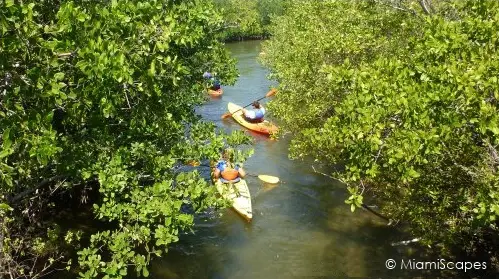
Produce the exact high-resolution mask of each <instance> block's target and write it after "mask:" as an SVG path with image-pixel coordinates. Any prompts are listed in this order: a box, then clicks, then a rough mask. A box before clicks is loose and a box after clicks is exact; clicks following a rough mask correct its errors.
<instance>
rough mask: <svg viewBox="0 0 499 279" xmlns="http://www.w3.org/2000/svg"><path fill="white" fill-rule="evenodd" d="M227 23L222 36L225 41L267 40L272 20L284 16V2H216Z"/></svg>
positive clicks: (276, 0)
mask: <svg viewBox="0 0 499 279" xmlns="http://www.w3.org/2000/svg"><path fill="white" fill-rule="evenodd" d="M214 2H215V6H216V8H218V9H220V11H221V13H222V16H223V19H224V21H225V28H224V30H223V32H222V34H221V36H222V38H224V39H225V40H241V39H244V38H266V37H268V36H269V35H270V29H269V26H270V23H271V20H272V18H274V17H276V16H278V15H281V14H283V12H284V9H285V6H286V1H283V0H248V1H238V0H214Z"/></svg>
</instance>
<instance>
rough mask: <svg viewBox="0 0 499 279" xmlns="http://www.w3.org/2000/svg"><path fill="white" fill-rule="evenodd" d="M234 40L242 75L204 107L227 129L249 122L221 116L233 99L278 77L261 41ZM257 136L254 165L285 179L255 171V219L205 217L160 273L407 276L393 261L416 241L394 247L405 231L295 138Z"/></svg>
mask: <svg viewBox="0 0 499 279" xmlns="http://www.w3.org/2000/svg"><path fill="white" fill-rule="evenodd" d="M227 47H228V48H229V49H230V51H231V52H232V53H233V55H234V56H235V57H236V58H237V59H238V69H239V71H240V78H239V80H238V82H237V83H236V84H235V86H233V87H224V95H223V97H222V98H220V99H212V100H210V101H209V102H208V103H206V104H205V105H204V106H202V107H201V108H199V111H198V112H199V114H201V115H202V116H203V117H204V119H206V120H209V121H213V122H215V123H216V124H217V126H218V127H220V128H222V129H226V130H234V129H242V127H240V126H239V125H238V124H237V123H235V122H234V121H233V120H232V119H228V120H221V119H220V116H221V115H222V114H223V113H224V112H226V109H227V103H228V102H234V103H237V104H239V105H246V104H248V103H251V101H253V100H255V99H258V98H259V97H261V96H263V95H265V93H266V92H267V91H268V89H269V86H270V85H271V82H270V81H268V80H267V78H266V76H267V74H268V72H267V71H266V70H265V69H264V68H263V67H262V66H260V65H259V63H258V61H257V57H258V54H259V52H260V42H259V41H250V42H241V43H234V44H228V45H227ZM264 102H265V101H264ZM252 135H253V137H254V138H255V146H254V148H255V154H254V155H253V156H252V157H251V158H250V159H249V160H248V161H247V162H246V163H245V169H246V171H247V172H249V173H253V174H269V175H274V176H278V177H280V179H281V180H282V181H283V183H282V184H279V185H278V186H274V187H272V186H269V185H264V184H263V183H262V182H261V181H259V180H258V179H257V178H255V177H249V178H248V179H247V182H248V185H249V188H250V191H251V193H252V202H253V214H254V215H253V216H254V219H253V221H252V223H246V222H245V221H244V220H243V219H242V218H241V217H240V216H239V215H237V214H236V213H235V212H234V211H233V210H230V209H227V210H223V211H221V212H212V213H211V214H207V215H205V216H199V217H198V218H197V221H196V224H197V225H196V227H195V228H194V231H195V233H194V234H184V235H182V236H181V238H180V241H179V242H178V243H176V244H174V245H172V246H171V248H170V250H169V252H168V254H166V255H165V256H164V257H163V258H161V259H159V260H156V261H155V262H154V263H153V266H152V277H153V278H157V279H160V278H161V279H166V278H183V279H187V278H259V279H266V278H269V279H270V278H294V277H307V278H316V277H327V278H352V277H354V278H407V277H406V276H407V275H409V274H407V273H406V271H402V270H400V267H397V268H395V269H394V270H388V269H387V268H386V267H385V262H386V261H387V260H388V259H390V258H391V259H395V260H396V261H397V262H399V261H400V259H402V258H406V259H407V258H408V257H414V256H415V255H414V254H412V255H410V254H408V247H405V246H404V247H401V246H398V247H392V246H391V243H392V242H396V241H401V240H406V239H404V236H402V235H401V234H400V233H399V232H397V231H396V230H394V229H393V228H390V227H387V226H386V223H384V222H383V220H380V219H378V218H377V217H376V216H374V215H372V214H370V213H368V212H366V211H363V210H358V211H357V212H355V213H351V212H350V210H349V206H348V205H346V204H345V203H344V200H345V198H346V195H347V193H346V190H345V187H344V186H342V185H340V184H339V183H336V182H335V181H333V180H331V179H329V178H327V177H324V176H322V175H320V174H316V173H314V172H313V170H312V168H311V165H312V164H311V162H301V161H291V160H289V159H288V156H287V148H288V140H287V139H280V140H279V141H270V140H269V139H268V138H266V137H264V136H259V135H256V134H252ZM220 215H221V216H220ZM422 260H424V259H422ZM416 274H417V273H416ZM416 274H412V275H416ZM419 275H422V274H421V273H420V272H419ZM410 277H412V276H410Z"/></svg>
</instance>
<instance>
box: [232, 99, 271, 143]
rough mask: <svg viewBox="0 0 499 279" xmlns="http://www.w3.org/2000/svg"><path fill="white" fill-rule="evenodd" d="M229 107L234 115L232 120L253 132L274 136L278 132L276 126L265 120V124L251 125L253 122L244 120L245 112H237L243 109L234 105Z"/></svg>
mask: <svg viewBox="0 0 499 279" xmlns="http://www.w3.org/2000/svg"><path fill="white" fill-rule="evenodd" d="M227 107H228V108H229V112H230V113H233V114H232V118H234V120H236V121H237V123H239V124H241V125H242V126H243V127H246V128H248V129H250V130H252V131H255V132H258V133H262V134H266V135H270V134H274V133H276V132H277V130H278V128H277V126H276V125H274V124H272V123H271V122H269V121H267V120H264V121H263V122H260V123H251V122H248V121H246V119H244V117H243V111H242V110H240V111H237V110H239V109H242V107H240V106H238V105H236V104H234V103H229V104H228V105H227ZM236 111H237V112H236ZM234 112H236V113H234Z"/></svg>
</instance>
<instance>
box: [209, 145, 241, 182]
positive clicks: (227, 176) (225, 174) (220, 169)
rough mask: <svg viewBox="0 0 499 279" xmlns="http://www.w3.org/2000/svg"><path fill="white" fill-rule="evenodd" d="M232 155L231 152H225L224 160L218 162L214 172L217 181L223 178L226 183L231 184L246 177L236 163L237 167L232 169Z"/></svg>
mask: <svg viewBox="0 0 499 279" xmlns="http://www.w3.org/2000/svg"><path fill="white" fill-rule="evenodd" d="M230 153H231V152H230V150H228V149H227V150H225V151H224V153H223V154H222V160H220V161H218V163H217V164H216V166H215V170H214V171H213V176H214V177H215V179H219V178H223V180H225V181H224V182H226V181H227V182H229V181H233V180H237V179H238V178H244V176H246V172H245V171H244V170H243V168H242V167H241V166H240V165H239V164H237V163H236V164H235V167H234V168H232V163H231V162H230V161H231V160H230V159H231V156H230Z"/></svg>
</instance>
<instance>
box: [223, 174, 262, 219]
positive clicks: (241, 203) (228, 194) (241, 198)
mask: <svg viewBox="0 0 499 279" xmlns="http://www.w3.org/2000/svg"><path fill="white" fill-rule="evenodd" d="M215 186H216V187H217V190H218V193H220V195H221V196H222V197H224V198H226V199H229V200H231V201H232V207H233V208H234V210H235V211H236V212H237V213H239V214H241V215H242V216H243V217H244V219H246V220H247V221H248V222H249V221H251V219H253V213H252V212H251V210H252V208H251V195H250V192H249V189H248V185H247V184H246V181H245V180H244V179H240V180H239V182H236V183H223V182H222V181H221V180H220V179H217V180H216V182H215Z"/></svg>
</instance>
